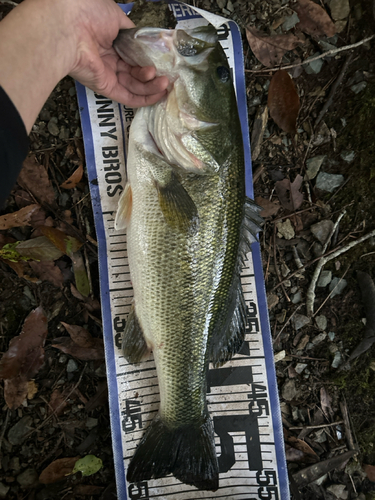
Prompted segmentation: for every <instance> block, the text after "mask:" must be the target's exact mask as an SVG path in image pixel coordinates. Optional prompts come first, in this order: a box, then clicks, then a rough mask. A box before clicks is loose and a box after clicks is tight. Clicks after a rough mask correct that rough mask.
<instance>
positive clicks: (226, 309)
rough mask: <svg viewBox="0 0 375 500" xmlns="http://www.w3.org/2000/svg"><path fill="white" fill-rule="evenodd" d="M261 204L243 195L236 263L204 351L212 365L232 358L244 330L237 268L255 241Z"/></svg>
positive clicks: (243, 314)
mask: <svg viewBox="0 0 375 500" xmlns="http://www.w3.org/2000/svg"><path fill="white" fill-rule="evenodd" d="M260 211H261V207H259V206H258V205H256V204H255V203H254V202H253V201H252V200H251V199H250V198H246V201H245V205H244V217H243V221H242V224H241V229H240V245H239V251H238V257H237V263H236V266H235V269H234V273H233V279H232V283H231V285H230V288H229V292H228V294H227V299H226V301H225V303H224V305H223V307H222V308H221V311H220V315H219V317H218V318H217V320H216V323H215V326H214V329H213V333H212V336H211V341H210V349H209V351H208V356H209V360H210V361H211V363H213V365H214V366H215V368H218V367H220V366H222V365H223V364H224V363H226V362H227V361H229V360H230V359H232V357H233V356H234V355H235V354H237V353H238V352H239V351H240V350H241V347H242V344H243V341H244V338H245V330H246V303H245V298H244V295H243V290H242V285H241V278H240V273H241V267H242V266H243V265H244V263H245V260H246V255H247V254H248V252H249V251H250V250H251V244H252V243H254V242H255V241H257V240H258V237H257V234H258V232H259V231H260V229H261V225H262V223H263V219H262V217H260V215H259V212H260Z"/></svg>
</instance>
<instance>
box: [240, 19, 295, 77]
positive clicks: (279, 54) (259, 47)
mask: <svg viewBox="0 0 375 500" xmlns="http://www.w3.org/2000/svg"><path fill="white" fill-rule="evenodd" d="M246 38H247V40H248V42H249V44H250V47H251V50H252V51H253V53H254V55H255V57H256V58H257V59H258V60H259V61H260V62H261V63H262V64H264V66H267V67H269V68H272V67H274V66H278V65H279V64H280V63H281V60H282V58H283V55H284V54H285V52H287V51H288V50H293V49H295V48H296V47H298V45H302V43H303V42H301V40H300V39H299V38H297V37H296V36H294V35H292V34H291V33H289V34H287V35H275V36H267V35H265V34H263V33H261V32H260V31H258V30H257V29H255V28H253V27H250V26H248V27H247V28H246Z"/></svg>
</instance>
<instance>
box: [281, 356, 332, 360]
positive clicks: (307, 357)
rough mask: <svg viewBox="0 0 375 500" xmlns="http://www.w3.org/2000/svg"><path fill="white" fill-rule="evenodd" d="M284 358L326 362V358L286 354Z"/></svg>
mask: <svg viewBox="0 0 375 500" xmlns="http://www.w3.org/2000/svg"><path fill="white" fill-rule="evenodd" d="M286 356H290V357H291V358H297V359H309V360H310V361H327V360H326V358H311V357H310V356H298V354H287V355H286Z"/></svg>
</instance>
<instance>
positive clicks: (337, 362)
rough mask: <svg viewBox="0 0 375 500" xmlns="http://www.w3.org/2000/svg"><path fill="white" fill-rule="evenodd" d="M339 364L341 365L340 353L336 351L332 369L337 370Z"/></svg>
mask: <svg viewBox="0 0 375 500" xmlns="http://www.w3.org/2000/svg"><path fill="white" fill-rule="evenodd" d="M340 363H341V353H340V351H336V352H335V356H334V358H333V361H332V364H331V366H332V368H338V367H339V366H340Z"/></svg>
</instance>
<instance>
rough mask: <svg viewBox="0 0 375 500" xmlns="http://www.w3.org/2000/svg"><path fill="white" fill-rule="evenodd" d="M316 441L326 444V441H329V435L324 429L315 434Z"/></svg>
mask: <svg viewBox="0 0 375 500" xmlns="http://www.w3.org/2000/svg"><path fill="white" fill-rule="evenodd" d="M314 441H315V442H316V443H324V442H325V441H327V434H326V433H325V430H324V429H319V430H318V431H316V432H315V437H314Z"/></svg>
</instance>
